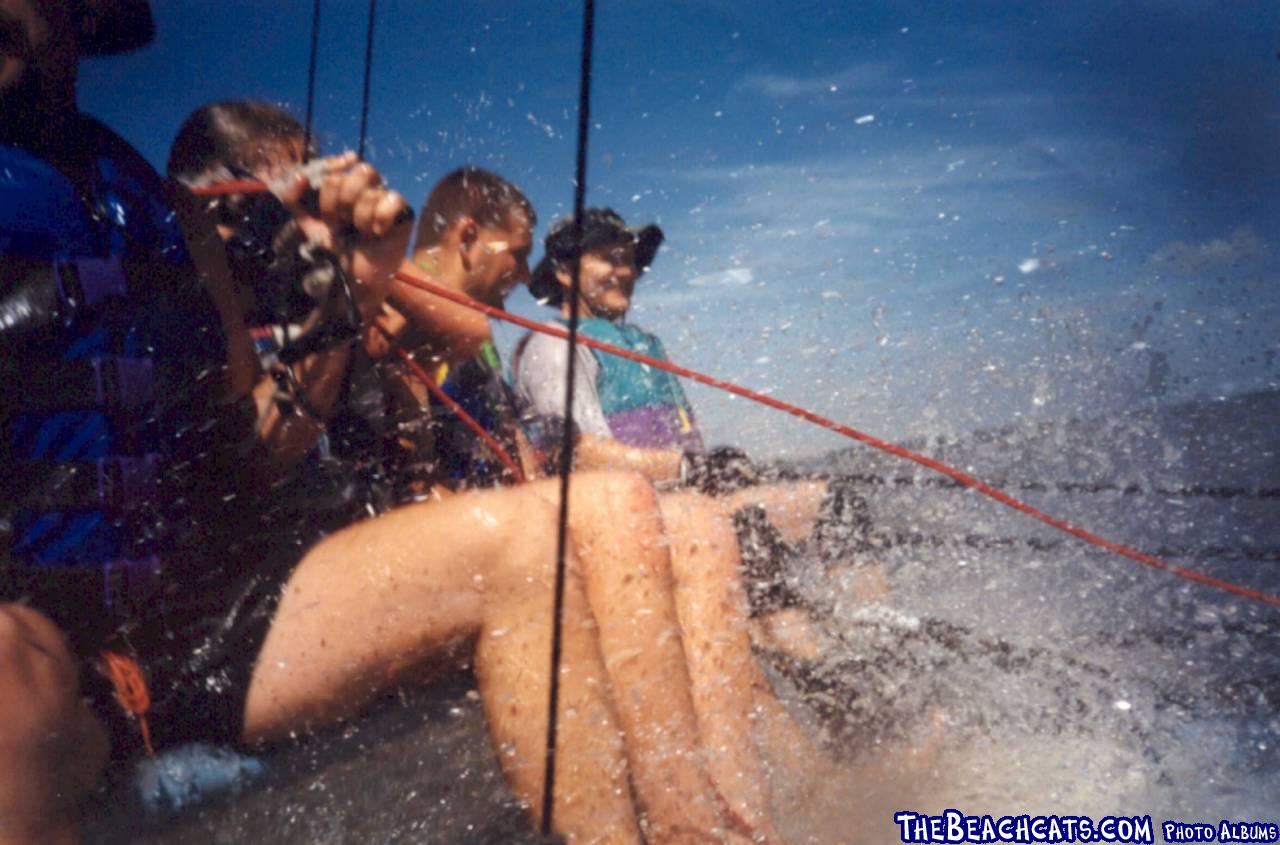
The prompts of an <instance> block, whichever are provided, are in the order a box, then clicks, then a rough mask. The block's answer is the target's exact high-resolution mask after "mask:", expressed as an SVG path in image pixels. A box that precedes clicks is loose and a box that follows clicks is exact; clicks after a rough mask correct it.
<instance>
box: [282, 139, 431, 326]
mask: <svg viewBox="0 0 1280 845" xmlns="http://www.w3.org/2000/svg"><path fill="white" fill-rule="evenodd" d="M325 167H326V169H327V172H326V173H325V174H324V175H323V176H322V177H321V178H320V179H319V186H318V188H313V186H312V183H311V180H310V178H309V176H308V175H307V173H306V172H304V171H301V170H300V171H299V172H298V173H297V174H296V175H295V176H293V177H292V178H291V179H290V180H289V181H288V182H287V183H286V184H285V185H284V186H282V187H281V190H280V192H279V196H280V199H281V200H282V201H283V202H284V203H285V205H286V206H288V208H289V209H290V211H292V212H293V214H294V215H295V216H296V217H297V218H298V221H299V225H301V226H302V227H303V230H304V231H306V232H307V234H308V236H309V237H311V238H312V240H313V241H315V242H317V243H319V244H321V245H323V246H326V247H328V248H329V249H331V250H333V251H334V252H335V253H337V254H338V255H339V256H340V257H341V259H342V262H343V270H345V271H346V273H347V275H348V276H349V277H350V279H351V280H352V292H353V294H354V295H355V299H356V306H357V308H359V310H360V315H361V317H362V318H364V320H365V321H369V320H372V319H374V317H375V316H376V315H377V314H378V313H379V310H380V309H381V307H382V304H383V302H385V301H386V298H387V295H388V294H389V293H390V290H391V274H392V273H394V272H395V271H396V269H397V268H398V267H399V266H400V262H401V261H402V260H403V258H404V254H405V251H406V250H407V248H408V246H409V236H410V230H411V225H410V224H411V223H412V222H413V210H412V209H411V208H410V207H409V205H408V203H406V202H405V199H404V197H402V196H401V195H400V194H399V193H397V192H396V191H392V190H390V189H388V188H387V187H385V186H384V185H383V183H382V174H380V173H379V172H378V171H377V169H375V168H374V167H373V166H372V165H370V164H368V163H367V162H359V161H357V160H356V157H355V153H345V154H343V155H340V156H334V157H332V158H329V159H325ZM313 190H315V191H317V193H318V197H317V202H316V203H315V205H314V208H316V209H318V211H319V214H318V216H317V215H316V214H314V213H313V211H312V209H309V208H308V207H307V205H308V203H307V202H306V200H307V197H308V194H309V193H310V192H311V191H313Z"/></svg>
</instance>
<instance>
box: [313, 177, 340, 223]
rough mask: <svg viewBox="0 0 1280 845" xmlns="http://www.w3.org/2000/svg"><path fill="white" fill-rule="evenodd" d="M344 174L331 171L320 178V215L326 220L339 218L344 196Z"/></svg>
mask: <svg viewBox="0 0 1280 845" xmlns="http://www.w3.org/2000/svg"><path fill="white" fill-rule="evenodd" d="M342 182H343V174H342V173H341V172H337V171H335V172H331V173H328V174H326V175H325V177H324V178H323V179H321V180H320V189H319V190H320V202H319V203H318V205H319V208H320V217H321V218H322V219H324V220H326V221H329V220H336V219H338V204H339V202H340V201H341V196H342Z"/></svg>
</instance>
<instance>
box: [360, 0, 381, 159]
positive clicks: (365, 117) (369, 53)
mask: <svg viewBox="0 0 1280 845" xmlns="http://www.w3.org/2000/svg"><path fill="white" fill-rule="evenodd" d="M377 16H378V0H369V28H368V30H367V31H366V32H365V37H364V94H363V95H362V96H361V98H360V146H359V147H357V148H356V154H357V155H358V156H359V157H360V159H361V160H363V159H364V141H365V135H366V134H367V133H368V130H369V79H370V77H371V76H372V71H373V23H374V19H375V18H377Z"/></svg>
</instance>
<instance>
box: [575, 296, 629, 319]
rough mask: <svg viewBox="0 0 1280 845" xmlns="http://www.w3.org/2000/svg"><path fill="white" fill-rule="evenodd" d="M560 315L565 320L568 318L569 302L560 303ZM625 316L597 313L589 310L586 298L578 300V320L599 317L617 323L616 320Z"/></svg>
mask: <svg viewBox="0 0 1280 845" xmlns="http://www.w3.org/2000/svg"><path fill="white" fill-rule="evenodd" d="M560 316H561V317H564V318H565V319H566V320H567V319H569V303H567V302H563V303H561V304H560ZM625 316H626V315H625V314H618V315H617V316H611V315H609V314H597V313H596V312H594V311H592V310H591V306H590V305H588V304H587V302H586V300H581V299H580V300H579V301H578V319H579V320H592V319H595V318H597V317H599V318H600V319H602V320H608V321H609V322H611V323H617V322H620V321H621V320H622V318H623V317H625Z"/></svg>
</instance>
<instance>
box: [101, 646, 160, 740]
mask: <svg viewBox="0 0 1280 845" xmlns="http://www.w3.org/2000/svg"><path fill="white" fill-rule="evenodd" d="M102 659H103V661H104V662H105V664H106V672H105V674H106V676H107V678H109V679H110V681H111V685H112V686H113V687H115V690H116V701H118V702H120V706H121V707H123V708H124V710H125V712H126V713H128V714H130V715H131V716H133V717H134V718H135V719H137V720H138V729H139V730H140V731H141V732H142V745H143V747H144V748H146V749H147V754H149V755H150V756H152V757H154V756H155V754H156V751H155V749H154V748H152V747H151V726H150V725H148V724H147V711H148V710H150V709H151V694H150V693H148V692H147V681H146V678H144V677H143V675H142V667H141V666H139V665H138V661H136V660H134V659H133V658H132V657H129V656H128V655H125V654H120V653H119V652H116V651H110V650H107V649H104V650H103V651H102Z"/></svg>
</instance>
